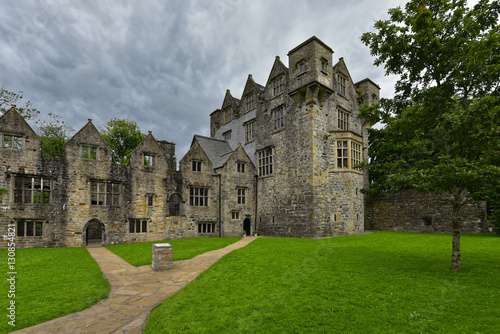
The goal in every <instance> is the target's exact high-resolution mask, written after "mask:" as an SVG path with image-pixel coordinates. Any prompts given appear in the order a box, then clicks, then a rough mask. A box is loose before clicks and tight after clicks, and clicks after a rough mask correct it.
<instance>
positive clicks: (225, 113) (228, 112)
mask: <svg viewBox="0 0 500 334" xmlns="http://www.w3.org/2000/svg"><path fill="white" fill-rule="evenodd" d="M222 117H223V121H224V124H226V123H229V122H231V107H227V108H225V109H224V110H223V111H222Z"/></svg>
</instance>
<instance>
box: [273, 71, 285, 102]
mask: <svg viewBox="0 0 500 334" xmlns="http://www.w3.org/2000/svg"><path fill="white" fill-rule="evenodd" d="M271 86H272V89H273V90H272V93H273V97H277V96H279V95H281V94H283V92H284V86H285V75H284V74H281V75H279V76H277V77H276V78H274V79H273V80H272V82H271Z"/></svg>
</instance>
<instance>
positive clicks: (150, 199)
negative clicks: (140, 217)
mask: <svg viewBox="0 0 500 334" xmlns="http://www.w3.org/2000/svg"><path fill="white" fill-rule="evenodd" d="M154 198H155V195H148V206H153V204H154Z"/></svg>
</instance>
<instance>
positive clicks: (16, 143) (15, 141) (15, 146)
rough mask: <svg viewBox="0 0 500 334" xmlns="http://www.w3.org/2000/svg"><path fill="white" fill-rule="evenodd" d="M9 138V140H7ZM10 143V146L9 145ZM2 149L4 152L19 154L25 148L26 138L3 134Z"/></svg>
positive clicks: (0, 142) (0, 145) (0, 141)
mask: <svg viewBox="0 0 500 334" xmlns="http://www.w3.org/2000/svg"><path fill="white" fill-rule="evenodd" d="M6 137H7V139H6ZM9 142H10V144H8V143H9ZM0 147H1V148H3V149H4V150H9V151H14V152H19V151H22V150H23V148H24V136H23V135H20V134H13V133H1V135H0Z"/></svg>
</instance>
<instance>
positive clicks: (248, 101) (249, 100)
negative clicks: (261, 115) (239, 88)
mask: <svg viewBox="0 0 500 334" xmlns="http://www.w3.org/2000/svg"><path fill="white" fill-rule="evenodd" d="M245 100H246V111H247V112H248V111H250V110H252V109H253V108H254V107H255V102H254V101H255V99H254V94H253V92H252V93H250V94H248V95H247V96H246V98H245Z"/></svg>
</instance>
